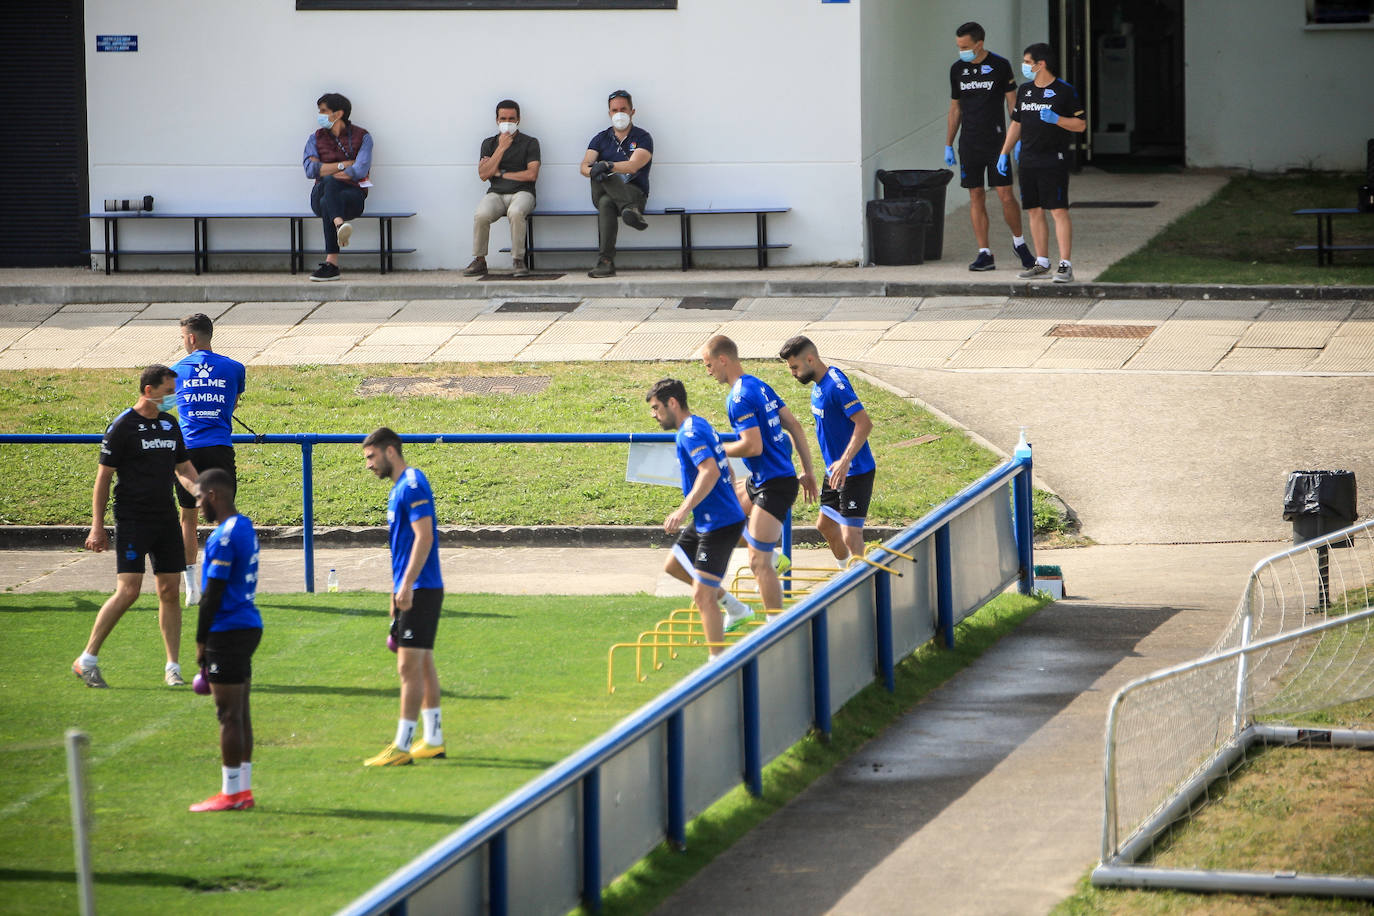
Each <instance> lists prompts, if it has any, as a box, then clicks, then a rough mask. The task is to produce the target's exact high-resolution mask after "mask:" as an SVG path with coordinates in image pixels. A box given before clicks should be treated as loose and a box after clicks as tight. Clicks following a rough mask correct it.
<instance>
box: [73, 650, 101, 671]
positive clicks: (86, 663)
mask: <svg viewBox="0 0 1374 916" xmlns="http://www.w3.org/2000/svg"><path fill="white" fill-rule="evenodd" d="M77 662H78V663H79V664H80V665H81V666H82V667H83V668H90V667H93V666H95V665H98V664H100V659H98V658H96V657H95V656H94V655H92V654H91V653H89V652H82V653H81V657H80V658H78V659H77Z"/></svg>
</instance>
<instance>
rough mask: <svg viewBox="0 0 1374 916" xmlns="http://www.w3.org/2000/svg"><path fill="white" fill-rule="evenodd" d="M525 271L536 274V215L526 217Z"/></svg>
mask: <svg viewBox="0 0 1374 916" xmlns="http://www.w3.org/2000/svg"><path fill="white" fill-rule="evenodd" d="M525 269H526V270H528V271H530V272H531V273H533V272H534V214H533V213H531V214H529V215H528V216H526V217H525Z"/></svg>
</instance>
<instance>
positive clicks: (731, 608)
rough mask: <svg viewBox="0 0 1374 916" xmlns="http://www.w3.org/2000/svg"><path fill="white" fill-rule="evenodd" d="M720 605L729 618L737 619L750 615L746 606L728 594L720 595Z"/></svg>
mask: <svg viewBox="0 0 1374 916" xmlns="http://www.w3.org/2000/svg"><path fill="white" fill-rule="evenodd" d="M720 603H721V604H723V605H725V610H726V611H727V612H729V614H730V616H731V617H739V616H740V615H741V614H748V613H751V612H750V610H749V606H748V605H746V604H745V603H744V602H743V601H741V600H739V599H738V598H736V597H735V596H734V595H732V594H730V593H729V592H725V593H724V594H722V595H721V598H720Z"/></svg>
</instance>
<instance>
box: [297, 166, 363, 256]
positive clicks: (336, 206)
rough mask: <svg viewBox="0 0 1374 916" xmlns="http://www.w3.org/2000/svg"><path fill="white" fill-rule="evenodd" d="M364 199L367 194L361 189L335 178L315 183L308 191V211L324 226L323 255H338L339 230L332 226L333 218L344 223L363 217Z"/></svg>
mask: <svg viewBox="0 0 1374 916" xmlns="http://www.w3.org/2000/svg"><path fill="white" fill-rule="evenodd" d="M366 198H367V192H366V191H364V190H363V189H362V188H360V187H358V186H357V185H352V184H349V183H348V182H346V181H340V180H339V179H337V178H326V179H324V180H323V181H317V182H315V187H313V188H311V190H310V209H311V210H313V211H314V213H315V215H316V216H318V217H319V218H320V222H322V223H323V224H324V251H325V254H338V253H339V230H338V228H337V227H335V225H334V217H336V216H337V217H342V218H343V219H344V220H345V221H347V220H350V219H357V218H358V217H360V216H362V215H363V201H364V200H365V199H366Z"/></svg>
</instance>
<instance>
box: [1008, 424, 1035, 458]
mask: <svg viewBox="0 0 1374 916" xmlns="http://www.w3.org/2000/svg"><path fill="white" fill-rule="evenodd" d="M1030 453H1031V448H1030V444H1029V443H1028V442H1026V428H1025V427H1024V426H1023V427H1021V439H1020V441H1018V442H1017V443H1016V448H1015V449H1014V450H1013V451H1012V453H1011V454H1012V457H1013V458H1029V457H1030Z"/></svg>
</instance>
